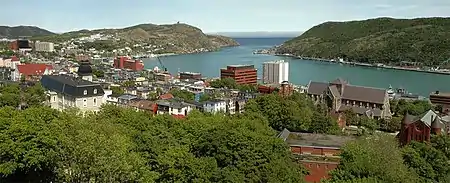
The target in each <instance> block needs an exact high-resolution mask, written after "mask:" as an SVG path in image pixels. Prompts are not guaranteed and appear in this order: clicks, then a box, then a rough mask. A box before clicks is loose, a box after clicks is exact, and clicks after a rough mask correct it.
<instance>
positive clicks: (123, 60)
mask: <svg viewBox="0 0 450 183" xmlns="http://www.w3.org/2000/svg"><path fill="white" fill-rule="evenodd" d="M113 66H114V68H116V69H130V70H133V71H141V70H144V63H142V61H141V60H132V59H131V58H129V57H124V56H122V57H117V58H116V59H114V64H113Z"/></svg>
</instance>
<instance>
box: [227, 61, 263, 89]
mask: <svg viewBox="0 0 450 183" xmlns="http://www.w3.org/2000/svg"><path fill="white" fill-rule="evenodd" d="M220 78H221V79H224V78H233V79H234V80H235V81H236V83H237V84H256V83H257V82H258V76H257V69H255V67H254V66H253V65H229V66H227V68H223V69H220Z"/></svg>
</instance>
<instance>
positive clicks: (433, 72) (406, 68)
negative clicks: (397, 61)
mask: <svg viewBox="0 0 450 183" xmlns="http://www.w3.org/2000/svg"><path fill="white" fill-rule="evenodd" d="M275 56H284V57H292V58H297V59H302V60H313V61H321V62H331V63H340V64H348V65H356V66H362V67H376V68H383V69H394V70H404V71H414V72H423V73H431V74H441V75H450V72H448V71H439V70H424V69H420V68H408V67H399V66H388V65H384V64H368V63H360V62H347V61H342V60H341V61H339V60H338V61H336V60H330V59H323V58H313V57H302V56H296V55H292V54H275Z"/></svg>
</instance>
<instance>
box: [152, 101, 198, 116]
mask: <svg viewBox="0 0 450 183" xmlns="http://www.w3.org/2000/svg"><path fill="white" fill-rule="evenodd" d="M156 104H157V108H158V109H157V112H156V113H157V114H169V115H174V116H187V115H188V114H189V112H191V111H192V109H194V108H195V105H193V104H189V103H186V102H183V101H177V100H173V99H172V100H157V101H156Z"/></svg>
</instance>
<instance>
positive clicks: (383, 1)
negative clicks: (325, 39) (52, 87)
mask: <svg viewBox="0 0 450 183" xmlns="http://www.w3.org/2000/svg"><path fill="white" fill-rule="evenodd" d="M2 1H3V2H2V3H1V4H2V7H1V10H0V25H6V26H17V25H31V26H38V27H41V28H44V29H47V30H49V31H52V32H58V33H61V32H67V31H74V30H80V29H98V28H123V27H127V26H132V25H136V24H142V23H154V24H173V23H176V22H177V21H180V22H182V23H187V24H190V25H193V26H196V27H199V28H201V29H202V30H203V31H204V32H208V33H213V32H255V31H306V30H308V29H309V28H311V27H313V26H314V25H317V24H320V23H323V22H326V21H347V20H361V19H368V18H375V17H395V18H416V17H436V16H439V17H448V16H450V11H449V10H450V0H2Z"/></svg>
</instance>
